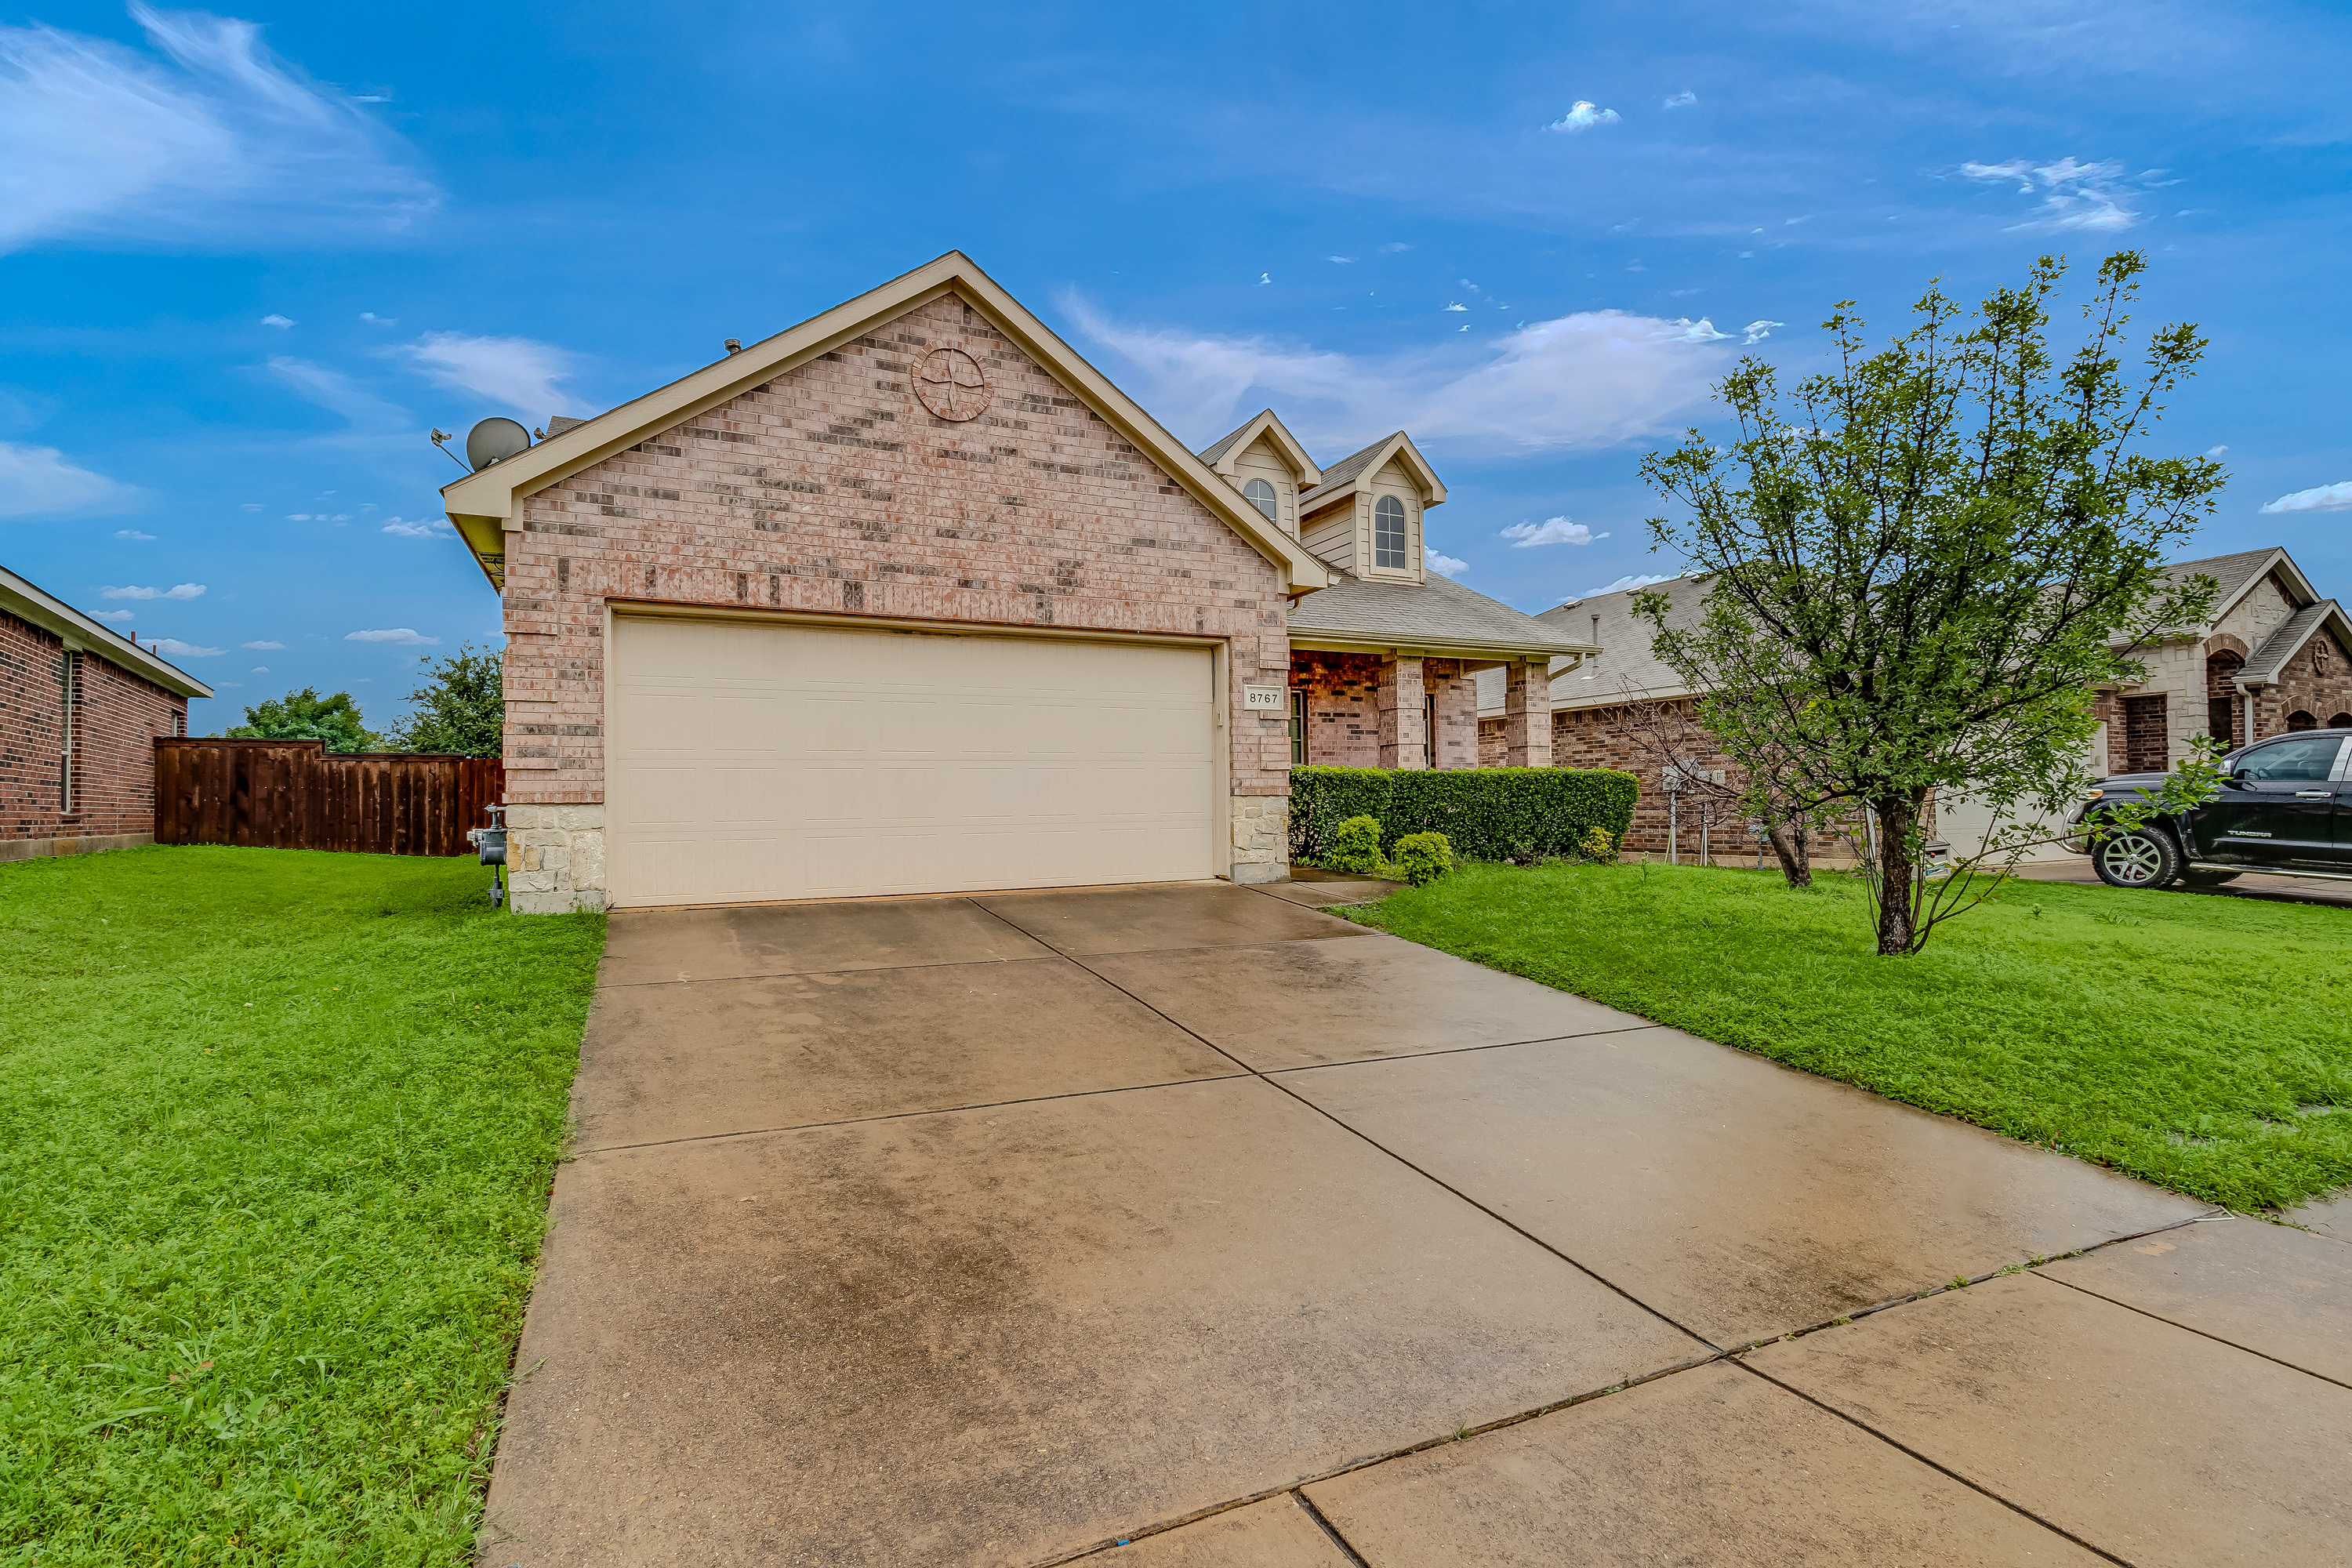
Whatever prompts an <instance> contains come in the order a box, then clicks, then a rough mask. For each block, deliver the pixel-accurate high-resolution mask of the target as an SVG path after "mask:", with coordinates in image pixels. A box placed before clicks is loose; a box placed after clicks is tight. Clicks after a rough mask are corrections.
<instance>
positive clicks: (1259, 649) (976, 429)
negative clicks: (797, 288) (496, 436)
mask: <svg viewBox="0 0 2352 1568" xmlns="http://www.w3.org/2000/svg"><path fill="white" fill-rule="evenodd" d="M1245 433H1247V435H1246V438H1243V437H1244V434H1245ZM1410 447H1411V443H1410V442H1409V441H1406V440H1405V439H1404V438H1403V437H1390V438H1389V439H1388V441H1386V442H1384V443H1380V444H1376V446H1375V447H1373V448H1368V449H1367V451H1366V452H1365V453H1361V454H1359V455H1358V458H1360V459H1361V460H1360V461H1357V460H1356V459H1350V461H1351V462H1354V463H1355V468H1353V469H1350V470H1349V471H1347V472H1346V473H1344V474H1342V473H1340V471H1339V470H1338V469H1335V470H1334V471H1333V473H1331V474H1329V475H1327V474H1325V473H1323V472H1322V471H1321V470H1319V469H1318V468H1316V467H1315V466H1314V465H1313V464H1312V463H1311V462H1309V461H1308V460H1307V457H1306V454H1305V452H1304V451H1303V449H1300V448H1298V447H1297V443H1296V442H1295V441H1292V440H1290V439H1289V437H1288V433H1287V432H1286V431H1279V429H1278V421H1274V420H1272V418H1271V416H1260V419H1259V420H1257V421H1253V422H1252V425H1251V426H1244V430H1243V431H1239V432H1235V435H1234V437H1228V439H1227V440H1226V441H1224V442H1221V443H1219V444H1218V445H1217V446H1216V447H1212V448H1210V454H1213V456H1212V455H1210V454H1202V455H1196V454H1194V453H1192V452H1191V451H1188V450H1186V449H1185V448H1184V447H1183V446H1182V445H1181V443H1179V442H1177V441H1176V440H1175V439H1174V438H1173V437H1171V436H1170V435H1169V434H1168V433H1167V432H1166V431H1165V430H1163V429H1162V428H1161V427H1160V425H1159V423H1158V422H1157V421H1156V420H1154V419H1153V418H1152V417H1151V416H1150V415H1149V414H1148V413H1146V412H1145V411H1144V410H1143V409H1142V408H1141V407H1139V405H1136V404H1135V402H1134V401H1133V400H1132V399H1130V398H1129V397H1128V396H1127V395H1125V394H1124V393H1122V392H1120V391H1119V390H1118V388H1117V387H1116V386H1114V385H1113V384H1111V383H1110V382H1109V381H1108V379H1106V378H1105V377H1104V376H1103V375H1102V374H1100V373H1099V372H1097V371H1096V370H1095V369H1094V368H1093V367H1092V366H1091V365H1089V364H1087V363H1086V361H1085V360H1084V359H1082V358H1080V357H1079V356H1078V355H1077V354H1076V353H1075V352H1074V351H1072V350H1071V349H1070V348H1069V346H1068V345H1067V344H1066V343H1064V342H1062V341H1061V340H1060V339H1059V338H1057V337H1055V335H1054V333H1053V332H1051V331H1049V330H1047V329H1046V327H1045V325H1044V323H1043V322H1041V321H1038V320H1037V319H1036V317H1034V315H1032V314H1031V313H1030V312H1029V311H1028V310H1026V309H1024V307H1023V306H1022V305H1021V304H1020V303H1019V302H1018V301H1017V300H1014V299H1013V297H1012V296H1011V295H1009V294H1007V293H1006V292H1005V291H1004V290H1003V289H1002V288H1000V287H999V286H998V285H997V284H996V283H995V282H994V281H993V280H992V279H989V278H988V277H987V276H986V275H985V274H983V273H982V272H981V271H980V270H979V268H976V267H974V266H973V265H972V264H971V261H969V260H968V259H967V258H964V257H962V256H961V255H959V254H955V253H950V254H949V255H947V256H944V257H941V258H940V259H939V260H937V261H934V262H932V263H930V264H929V266H926V267H923V268H918V269H917V270H915V271H913V272H910V273H908V274H907V275H906V276H904V277H902V278H899V279H895V280H893V281H892V282H890V283H887V284H885V285H883V286H882V287H881V288H879V289H874V290H872V291H870V292H868V293H866V294H864V295H861V296H859V297H858V298H856V299H855V300H849V301H847V302H846V303H845V304H842V305H840V306H837V307H835V309H833V310H828V311H825V312H824V313H823V314H822V315H819V316H815V317H813V318H811V319H810V320H809V321H803V322H802V323H801V324H800V325H798V326H795V327H793V328H791V329H789V330H787V331H783V332H781V333H778V334H777V335H775V336H774V337H772V338H769V339H767V340H766V341H764V342H758V343H753V344H751V345H750V346H748V347H743V348H740V350H739V349H737V348H736V347H735V345H733V344H731V343H730V353H728V354H727V356H726V357H725V358H723V359H720V360H719V361H717V362H715V363H711V364H709V365H707V366H705V367H703V368H702V369H701V370H698V371H696V372H694V373H693V374H689V375H688V376H686V377H684V378H683V379H681V380H679V381H677V382H675V383H672V384H670V385H668V386H666V387H662V388H660V389H658V390H656V391H654V392H651V393H648V394H646V395H645V396H642V397H639V398H637V399H635V401H633V402H631V403H628V404H625V405H622V406H621V407H618V408H615V409H613V410H611V411H610V412H607V413H605V414H602V415H599V416H595V417H593V418H591V419H587V420H583V421H576V422H575V421H570V420H559V421H551V429H550V434H549V435H548V436H547V437H544V438H543V439H542V440H541V441H540V442H539V444H538V445H536V446H532V447H528V448H527V449H525V450H522V451H520V452H518V453H517V454H516V455H514V456H512V457H509V458H505V459H504V460H502V461H499V462H496V463H493V464H489V465H487V466H485V467H484V468H481V469H480V470H479V471H478V472H475V473H472V474H470V475H468V476H467V477H466V478H464V479H459V480H457V482H455V483H453V484H451V485H449V486H448V487H446V489H444V490H443V492H442V495H443V499H444V501H445V503H446V510H447V512H448V515H449V518H450V521H452V522H453V523H454V524H455V525H456V527H457V531H458V533H459V535H460V537H461V538H462V539H463V540H464V541H465V542H466V545H467V548H468V549H469V550H470V551H471V552H472V553H473V554H474V557H475V559H476V560H477V562H478V563H479V564H480V566H481V568H482V570H483V572H484V574H486V575H487V576H488V579H489V581H490V582H491V584H492V585H493V586H495V587H497V588H498V589H499V591H500V593H501V595H502V597H503V600H504V619H505V626H506V634H507V652H506V661H505V682H506V698H507V738H506V757H505V760H506V766H507V777H508V800H509V807H510V809H509V814H508V820H509V824H510V826H512V827H513V829H514V830H515V831H514V837H513V838H512V840H511V841H510V842H511V847H512V851H513V858H512V862H511V865H510V874H511V876H512V879H513V889H514V907H515V908H516V909H518V910H526V911H530V910H562V909H572V908H581V907H600V906H605V905H615V906H628V905H648V904H686V903H724V902H739V901H753V900H781V899H800V898H822V897H847V896H859V895H868V894H881V893H911V892H934V891H956V890H970V889H1001V888H1020V887H1066V886H1078V885H1085V884H1090V883H1108V882H1134V881H1153V880H1178V879H1195V878H1204V877H1211V876H1218V877H1229V878H1231V879H1234V880H1236V881H1257V880H1270V879H1277V878H1280V877H1283V876H1286V874H1287V868H1286V864H1285V862H1286V856H1287V848H1286V842H1287V835H1286V797H1287V795H1288V791H1289V773H1288V770H1289V767H1290V765H1291V759H1292V756H1293V754H1294V751H1295V749H1296V747H1297V738H1296V737H1294V735H1293V733H1292V731H1293V730H1294V729H1295V728H1296V727H1297V726H1296V724H1295V722H1294V708H1295V705H1294V704H1293V703H1292V702H1291V700H1290V695H1289V693H1290V689H1291V687H1292V685H1293V682H1294V679H1296V677H1295V673H1294V657H1295V656H1294V651H1293V650H1294V647H1304V648H1307V649H1310V650H1312V651H1314V652H1317V653H1318V654H1320V655H1323V656H1326V657H1327V658H1328V660H1329V662H1328V664H1327V665H1326V666H1322V667H1311V668H1328V669H1329V670H1332V671H1339V670H1340V669H1341V668H1344V669H1345V670H1346V671H1347V672H1348V673H1347V677H1346V678H1345V680H1344V681H1343V680H1342V679H1341V678H1339V677H1338V676H1337V675H1335V676H1334V677H1333V678H1332V680H1331V686H1332V689H1333V691H1334V692H1335V693H1336V692H1337V691H1338V690H1339V686H1340V685H1342V684H1348V683H1352V684H1351V685H1350V688H1349V689H1350V691H1351V693H1352V697H1353V698H1362V697H1364V695H1365V693H1364V691H1362V690H1360V689H1358V688H1360V687H1361V686H1362V681H1361V680H1360V679H1358V678H1359V677H1361V676H1369V677H1370V689H1369V706H1370V710H1371V717H1370V719H1369V720H1368V721H1366V722H1365V724H1364V726H1363V727H1364V728H1366V729H1368V730H1369V731H1372V732H1374V739H1373V740H1372V741H1371V742H1369V744H1368V745H1367V746H1363V747H1360V748H1359V750H1360V751H1368V752H1377V753H1378V754H1379V755H1381V756H1382V757H1387V756H1395V757H1398V758H1399V759H1400V761H1399V763H1398V765H1404V766H1411V765H1416V761H1415V760H1416V759H1418V760H1419V762H1420V763H1423V764H1425V763H1426V761H1427V755H1428V752H1429V749H1430V748H1429V743H1428V736H1427V722H1428V718H1429V715H1430V714H1431V712H1432V711H1433V710H1432V709H1431V707H1430V698H1431V696H1432V693H1431V692H1430V691H1429V690H1428V689H1427V687H1428V684H1429V683H1430V682H1431V681H1432V680H1433V679H1434V680H1435V682H1436V683H1437V684H1438V685H1439V686H1440V687H1441V690H1440V691H1439V692H1438V693H1437V694H1436V695H1437V696H1438V697H1439V698H1440V699H1441V702H1440V706H1439V709H1438V710H1437V711H1438V712H1439V715H1440V717H1439V721H1438V722H1439V725H1440V728H1441V731H1442V730H1443V729H1444V726H1445V725H1447V724H1449V723H1450V724H1452V725H1453V726H1454V730H1455V731H1457V734H1456V737H1455V738H1456V739H1457V740H1460V741H1461V742H1462V744H1461V745H1460V746H1458V747H1456V748H1455V749H1454V750H1453V751H1452V752H1446V751H1444V749H1443V747H1442V742H1441V750H1440V753H1439V754H1440V755H1441V757H1451V758H1453V759H1454V765H1467V764H1468V763H1469V762H1470V761H1472V760H1474V759H1472V758H1471V755H1470V752H1469V749H1468V742H1467V739H1466V737H1467V733H1468V731H1470V730H1471V728H1472V727H1473V726H1475V713H1474V712H1473V711H1472V710H1471V708H1470V706H1469V705H1470V702H1471V698H1470V697H1469V696H1468V694H1467V691H1466V689H1460V690H1457V689H1454V687H1451V686H1447V685H1446V683H1447V682H1458V681H1460V679H1461V671H1460V668H1458V667H1460V666H1462V665H1463V664H1465V663H1477V662H1486V663H1497V664H1499V663H1501V662H1503V661H1512V667H1513V668H1517V670H1518V671H1519V672H1520V675H1519V678H1518V679H1517V682H1516V683H1515V685H1516V687H1517V689H1518V690H1519V692H1520V696H1519V698H1518V701H1519V703H1520V706H1521V708H1522V709H1523V710H1526V711H1527V712H1530V713H1531V712H1533V711H1534V710H1536V709H1537V708H1538V707H1539V706H1540V704H1541V702H1542V701H1543V697H1544V683H1543V680H1542V678H1541V676H1540V674H1538V675H1536V676H1535V677H1534V678H1533V679H1529V678H1528V670H1529V669H1530V668H1531V665H1530V661H1534V662H1535V663H1537V664H1543V665H1546V666H1548V665H1549V661H1550V660H1551V659H1553V658H1572V657H1574V656H1575V655H1576V654H1577V653H1579V652H1580V649H1579V648H1577V647H1574V646H1573V645H1570V644H1568V643H1566V642H1564V641H1562V640H1561V639H1559V637H1556V636H1555V635H1554V634H1553V633H1551V632H1550V631H1549V629H1548V628H1545V627H1542V626H1537V625H1536V624H1535V623H1534V622H1533V620H1532V618H1531V617H1528V616H1519V615H1518V614H1517V612H1516V611H1509V610H1507V608H1506V607H1505V606H1501V605H1493V602H1492V601H1489V600H1484V599H1479V601H1478V602H1479V603H1480V604H1482V605H1493V608H1494V609H1495V610H1498V611H1502V612H1503V613H1504V614H1505V615H1506V616H1514V617H1516V622H1515V623H1514V624H1515V626H1516V629H1517V642H1516V643H1515V644H1513V646H1511V647H1496V646H1489V645H1487V644H1486V643H1481V642H1478V641H1476V639H1472V640H1471V641H1469V642H1461V641H1448V640H1447V639H1446V638H1445V637H1442V636H1429V635H1421V634H1422V633H1424V632H1427V631H1429V630H1430V629H1431V628H1429V627H1428V626H1421V627H1420V628H1419V629H1418V630H1417V631H1416V630H1413V628H1384V627H1381V626H1371V627H1369V628H1363V627H1358V628H1350V627H1348V626H1331V625H1328V624H1322V625H1318V626H1315V627H1314V629H1312V630H1311V631H1310V630H1307V629H1305V628H1302V627H1300V626H1297V625H1296V624H1295V621H1294V616H1297V615H1298V614H1302V613H1304V612H1300V611H1294V609H1293V606H1294V605H1295V604H1297V603H1298V602H1299V601H1302V600H1309V599H1311V596H1314V595H1323V594H1330V593H1340V594H1345V593H1346V592H1348V591H1349V589H1350V588H1351V587H1361V586H1366V585H1370V586H1373V587H1376V588H1377V589H1378V590H1379V594H1378V595H1376V596H1377V597H1378V598H1379V601H1380V602H1381V604H1390V603H1391V602H1394V603H1407V602H1411V603H1414V604H1421V603H1424V602H1426V603H1427V604H1431V605H1436V604H1440V603H1444V602H1451V601H1450V600H1449V598H1448V596H1447V594H1446V589H1445V588H1444V587H1439V588H1437V589H1436V590H1435V594H1434V595H1430V594H1425V593H1423V590H1424V589H1427V588H1429V587H1430V586H1431V584H1429V582H1428V580H1427V579H1426V578H1425V577H1424V575H1423V571H1422V569H1421V567H1420V562H1421V553H1420V548H1419V528H1420V509H1421V508H1422V507H1423V506H1426V505H1431V504H1435V502H1436V501H1437V500H1442V499H1443V490H1442V488H1441V487H1439V486H1438V485H1437V484H1436V479H1435V476H1434V475H1433V474H1431V473H1429V472H1428V470H1427V465H1426V464H1425V463H1423V462H1421V460H1420V458H1419V454H1418V453H1414V452H1411V451H1410ZM1268 453H1272V454H1274V459H1273V461H1272V466H1271V467H1268V466H1267V463H1268V459H1267V456H1266V455H1267V454H1268ZM1221 462H1222V463H1223V465H1224V467H1223V468H1218V467H1217V466H1215V465H1217V464H1218V463H1221ZM1345 467H1346V465H1342V466H1341V468H1345ZM1253 481H1255V488H1254V486H1253ZM1268 490H1271V491H1273V492H1274V494H1273V497H1272V500H1271V510H1269V508H1268V501H1267V500H1266V495H1265V492H1266V491H1268ZM1400 510H1403V511H1405V512H1406V513H1407V517H1406V519H1405V521H1404V522H1403V525H1402V539H1403V545H1404V548H1405V551H1406V552H1407V560H1408V561H1409V562H1410V563H1411V564H1410V567H1400V566H1398V565H1397V564H1395V562H1396V560H1397V555H1398V546H1399V526H1398V517H1397V514H1398V512H1399V511H1400ZM1302 519H1303V520H1304V521H1305V522H1306V524H1307V537H1306V538H1304V539H1302V536H1301V532H1300V527H1299V524H1300V522H1301V521H1302ZM1351 528H1353V529H1354V531H1352V532H1351V531H1350V529H1351ZM1359 542H1360V544H1361V550H1360V552H1359V553H1358V554H1355V555H1350V554H1349V551H1350V550H1351V549H1354V548H1356V546H1357V544H1358V543H1359ZM1318 543H1319V544H1320V545H1321V546H1322V547H1323V549H1324V550H1325V551H1327V552H1330V553H1331V554H1332V555H1333V557H1334V558H1335V559H1336V560H1337V561H1338V564H1337V565H1334V564H1331V563H1327V560H1326V559H1325V557H1324V555H1322V554H1318V551H1317V548H1316V546H1317V545H1318ZM1462 592H1465V593H1466V590H1464V591H1462ZM1471 597H1473V598H1477V596H1476V595H1472V596H1471ZM1342 618H1343V619H1344V617H1342ZM1429 618H1430V617H1429V615H1428V614H1427V613H1425V612H1424V613H1423V614H1422V615H1421V616H1420V619H1421V620H1422V621H1423V622H1426V621H1427V620H1428V619H1429ZM1326 619H1327V621H1328V619H1329V618H1328V617H1327V618H1326ZM1408 631H1412V633H1413V635H1406V633H1407V632H1408ZM1505 640H1509V639H1505ZM1426 658H1435V659H1437V660H1439V661H1440V668H1439V669H1438V670H1437V671H1435V672H1434V673H1433V672H1432V671H1431V670H1430V669H1429V668H1428V666H1427V665H1426V664H1425V663H1424V662H1423V660H1424V659H1426ZM1449 660H1450V661H1452V663H1451V665H1450V666H1449V665H1448V664H1446V663H1445V662H1444V661H1449ZM1383 671H1385V672H1386V673H1385V674H1384V673H1383ZM1351 700H1352V699H1351ZM1341 705H1342V704H1341V701H1340V700H1339V697H1338V696H1336V695H1335V696H1334V698H1333V700H1332V701H1331V702H1330V703H1329V704H1328V706H1329V707H1330V708H1331V709H1332V710H1333V711H1334V712H1335V713H1336V712H1337V711H1338V710H1339V708H1340V707H1341ZM1358 705H1359V706H1364V705H1365V704H1364V703H1362V702H1359V704H1358ZM1332 722H1333V725H1334V727H1335V730H1336V728H1337V727H1338V726H1339V724H1340V721H1339V720H1337V719H1334V720H1333V721H1332ZM1522 728H1523V730H1524V731H1526V732H1527V735H1528V739H1527V741H1526V742H1524V743H1523V749H1524V750H1525V751H1526V752H1528V754H1529V755H1530V756H1534V755H1540V752H1541V746H1542V741H1543V739H1544V738H1545V736H1546V735H1548V732H1549V731H1548V730H1547V728H1546V726H1545V725H1544V724H1543V723H1542V722H1541V721H1540V720H1539V719H1538V721H1535V722H1532V723H1529V722H1524V721H1523V724H1522ZM1349 754H1350V755H1353V754H1356V753H1354V752H1350V753H1349Z"/></svg>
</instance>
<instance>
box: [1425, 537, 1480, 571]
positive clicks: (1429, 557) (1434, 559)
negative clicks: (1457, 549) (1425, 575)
mask: <svg viewBox="0 0 2352 1568" xmlns="http://www.w3.org/2000/svg"><path fill="white" fill-rule="evenodd" d="M1421 558H1422V560H1423V561H1424V562H1427V563H1428V564H1429V569H1430V570H1431V571H1432V572H1434V573H1436V574H1439V575H1440V576H1444V577H1458V576H1460V575H1461V574H1463V573H1465V572H1467V571H1469V570H1470V563H1468V562H1467V561H1456V560H1455V559H1454V557H1453V556H1451V555H1441V554H1439V553H1438V552H1436V551H1434V550H1433V549H1431V548H1430V547H1429V546H1428V545H1426V544H1424V545H1423V546H1422V547H1421Z"/></svg>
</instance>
